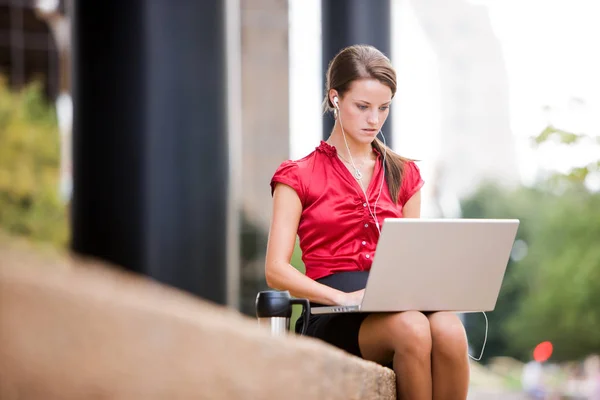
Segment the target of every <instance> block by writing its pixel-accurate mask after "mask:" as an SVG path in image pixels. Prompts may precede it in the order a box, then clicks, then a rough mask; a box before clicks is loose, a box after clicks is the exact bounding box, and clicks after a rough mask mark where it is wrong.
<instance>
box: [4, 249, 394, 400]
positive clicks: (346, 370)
mask: <svg viewBox="0 0 600 400" xmlns="http://www.w3.org/2000/svg"><path fill="white" fill-rule="evenodd" d="M0 398H1V399H3V400H5V399H7V400H12V399H38V398H40V399H47V400H51V399H58V398H60V399H83V398H85V399H97V398H101V399H128V400H129V399H179V398H194V399H280V398H281V399H292V400H293V399H319V400H321V399H334V400H335V399H340V400H348V399H395V376H394V373H393V371H392V370H390V369H387V368H384V367H381V366H379V365H377V364H375V363H371V362H368V361H364V360H361V359H359V358H356V357H353V356H350V355H348V354H346V353H344V352H342V351H341V350H338V349H335V348H333V347H331V346H328V345H326V344H324V343H321V342H320V341H317V340H314V339H311V338H303V337H298V336H295V335H293V336H290V337H288V338H273V337H271V336H269V334H268V333H267V332H266V331H264V330H263V329H261V328H259V327H258V326H257V324H256V321H255V320H254V319H252V318H247V317H245V316H242V315H240V314H239V313H237V312H235V311H232V310H229V309H226V308H223V307H218V306H215V305H212V304H209V303H207V302H204V301H201V300H199V299H197V298H195V297H193V296H190V295H188V294H185V293H182V292H180V291H177V290H174V289H171V288H168V287H166V286H162V285H159V284H157V283H155V282H152V281H151V280H149V279H146V278H143V277H140V276H137V275H134V274H128V273H124V272H122V271H119V270H116V269H114V268H111V267H110V266H106V265H103V264H100V263H98V262H94V261H90V260H82V259H76V258H69V256H58V255H56V254H39V253H36V252H33V251H31V250H30V249H28V248H26V247H23V246H14V245H12V246H8V245H6V244H4V245H3V244H2V243H0Z"/></svg>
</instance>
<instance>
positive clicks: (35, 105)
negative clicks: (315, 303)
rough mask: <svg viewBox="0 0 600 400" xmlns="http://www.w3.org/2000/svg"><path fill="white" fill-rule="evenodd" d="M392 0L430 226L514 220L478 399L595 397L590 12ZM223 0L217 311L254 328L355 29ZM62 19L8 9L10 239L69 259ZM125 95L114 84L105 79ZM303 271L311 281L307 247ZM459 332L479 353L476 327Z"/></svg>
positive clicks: (598, 211)
mask: <svg viewBox="0 0 600 400" xmlns="http://www.w3.org/2000/svg"><path fill="white" fill-rule="evenodd" d="M365 2H366V0H365ZM183 3H185V2H182V4H183ZM330 3H331V4H333V3H335V2H330ZM349 3H353V2H350V1H349ZM384 3H385V6H386V7H388V8H387V10H389V30H390V34H389V43H388V45H389V48H387V49H382V50H384V52H386V53H387V55H388V56H389V57H390V58H391V60H392V63H393V64H394V66H395V67H396V69H397V72H398V78H399V85H398V93H397V95H396V97H395V99H394V102H393V105H392V117H391V123H390V124H387V127H388V128H389V130H387V131H385V133H386V137H387V138H388V142H389V143H391V144H392V146H391V147H392V148H393V149H394V150H395V151H396V152H398V153H400V154H401V155H403V156H406V157H410V158H415V159H418V160H420V161H419V166H420V168H421V171H422V173H423V177H424V179H425V181H426V185H425V187H424V189H423V217H424V218H427V217H463V218H519V219H520V220H521V225H520V228H519V232H518V238H517V241H516V242H515V245H514V248H513V252H512V255H511V260H510V263H509V265H508V269H507V273H506V276H505V279H504V283H503V286H502V290H501V293H500V297H499V300H498V303H497V307H496V309H495V311H494V312H491V313H489V314H488V318H489V323H490V327H489V335H488V340H487V344H486V347H485V352H484V355H483V359H482V361H481V362H480V363H473V377H472V385H473V391H472V394H471V396H472V398H507V399H510V398H515V399H517V398H540V399H541V398H548V399H550V398H552V399H554V398H565V399H566V398H569V399H600V359H599V358H598V356H597V354H600V295H599V294H598V293H600V118H599V117H598V116H599V115H600V75H599V74H598V71H600V57H597V51H595V50H594V48H596V47H595V46H596V45H597V44H598V43H597V42H598V38H600V25H599V24H597V21H596V18H595V17H596V15H597V14H596V13H595V12H594V11H595V10H596V4H595V3H594V2H593V1H590V0H551V1H548V0H545V1H543V0H519V1H516V0H504V1H493V0H487V1H486V0H427V1H425V0H391V1H389V2H384ZM226 4H227V5H226V7H225V9H226V13H225V14H226V18H227V20H226V23H224V27H225V28H226V31H227V34H226V36H227V40H226V42H225V43H224V44H225V47H226V49H227V50H226V52H225V53H226V54H224V57H225V56H226V57H225V58H226V66H227V73H226V75H227V79H226V82H227V85H226V87H223V92H226V93H227V96H228V100H227V101H228V103H227V105H228V107H227V109H228V110H229V111H228V115H227V124H226V129H225V130H224V132H223V134H224V135H225V136H226V137H227V141H226V146H227V158H226V160H225V164H226V166H227V172H226V174H227V177H226V178H227V183H228V186H227V188H228V189H227V190H228V191H227V192H226V193H227V198H226V199H225V200H226V202H227V209H226V212H227V218H226V221H225V220H224V221H223V222H224V223H226V224H227V234H226V236H223V237H226V240H227V243H226V244H224V245H223V250H224V251H225V252H226V253H227V254H226V257H222V258H220V259H219V260H218V263H217V266H216V268H220V269H222V270H223V271H226V273H223V274H221V275H218V277H221V278H223V279H226V281H227V287H226V300H225V296H223V303H227V304H228V305H229V306H230V307H234V308H237V309H239V310H240V311H241V312H242V313H244V314H247V315H250V316H253V315H254V299H255V296H256V293H257V292H258V291H260V290H264V289H266V284H265V281H264V256H265V248H266V242H267V237H268V227H269V221H270V215H271V208H270V202H271V196H270V189H269V181H270V178H271V176H272V174H273V172H274V171H275V169H276V168H277V166H278V165H279V164H280V163H281V162H282V161H284V160H286V159H288V158H293V159H296V158H300V157H303V156H304V155H306V154H308V153H309V152H311V151H312V150H313V149H314V148H315V147H316V146H317V145H318V143H319V140H320V139H322V138H323V137H326V135H327V133H328V132H326V131H325V136H324V133H323V132H324V126H325V127H326V126H327V122H325V123H323V115H322V111H321V101H322V97H323V89H322V88H323V76H324V72H323V65H324V63H325V64H326V62H328V61H329V60H324V59H323V54H324V52H323V51H322V48H323V37H324V35H325V32H324V30H323V26H324V23H323V21H324V18H328V19H331V18H333V19H335V18H342V17H343V16H344V15H345V14H343V13H340V15H339V16H337V15H336V14H335V11H336V10H337V9H336V8H335V6H331V4H330V6H331V7H330V8H329V9H328V10H330V11H331V10H333V12H332V13H330V14H328V15H324V14H323V10H324V9H325V8H324V6H323V4H322V2H321V1H319V0H289V1H284V0H279V1H277V0H240V1H227V2H226ZM177 7H179V6H178V5H175V4H173V8H177ZM350 8H351V7H350ZM359 8H360V7H359ZM70 10H71V9H70V3H68V2H64V1H62V0H61V1H58V0H39V1H34V0H30V1H28V0H0V240H5V241H8V240H24V241H28V242H30V243H33V244H34V245H35V246H41V247H45V248H48V247H49V248H52V249H54V250H56V251H58V252H67V251H68V250H69V247H70V244H71V243H72V238H73V235H72V234H73V231H72V229H71V227H72V225H71V222H70V218H69V216H70V208H71V199H72V196H73V193H74V192H75V193H77V180H75V182H76V184H75V187H74V185H73V167H72V165H73V155H72V154H73V135H74V134H75V135H77V129H75V131H74V130H73V116H74V110H75V119H77V116H78V115H81V113H78V112H77V107H78V104H77V102H76V101H75V102H74V101H73V100H72V98H73V89H72V87H73V77H72V75H73V74H72V73H71V70H72V65H73V57H72V53H73V42H74V41H76V40H78V38H77V33H78V32H79V33H81V32H84V31H85V29H83V28H81V27H80V28H79V29H73V28H72V12H71V11H70ZM174 15H175V14H174ZM98 18H100V17H98ZM346 18H348V17H347V16H346ZM371 23H373V22H371ZM348 25H349V26H350V29H351V28H352V24H351V23H348ZM363 26H364V23H363ZM367 26H368V25H367ZM123 32H125V33H127V31H126V30H124V31H123ZM328 34H329V35H335V32H333V33H332V32H329V33H328ZM341 34H342V33H340V35H341ZM345 37H346V38H352V37H360V34H359V33H356V35H355V36H353V35H352V34H348V33H345ZM383 42H385V40H384V41H383ZM191 47H193V46H192V45H190V46H188V49H189V48H191ZM94 49H95V48H92V49H91V50H88V51H89V52H93V51H94ZM115 54H116V53H115ZM136 55H137V53H134V54H132V57H136ZM87 56H89V54H87ZM121 62H124V63H131V62H134V61H132V60H131V59H129V60H127V59H126V60H121ZM80 63H81V60H80ZM134 63H135V62H134ZM82 69H83V67H82ZM80 76H83V74H81V75H80ZM182 79H183V81H187V82H193V81H194V80H195V79H200V78H198V76H194V75H193V74H189V76H188V75H185V76H183V78H182ZM120 83H122V81H119V80H117V79H116V78H111V75H110V74H108V73H107V74H106V75H105V76H104V77H103V80H102V81H101V84H102V85H105V86H108V87H110V86H111V85H118V84H120ZM81 86H82V87H83V84H82V85H81ZM82 90H83V89H82ZM206 101H209V100H206ZM126 111H127V110H126ZM88 112H89V111H88ZM98 112H102V109H101V108H99V109H98ZM103 117H104V118H110V116H108V115H107V116H103ZM197 128H198V130H199V131H202V127H200V126H199V127H197ZM80 134H81V135H85V134H86V133H85V131H83V132H82V133H80ZM213 134H214V132H213ZM200 135H203V134H202V133H201V134H200ZM207 135H208V134H207ZM196 143H202V142H196ZM192 150H193V149H192ZM199 150H200V149H199ZM101 157H103V158H104V159H106V160H107V162H109V161H108V160H110V157H111V154H101ZM151 160H152V158H150V161H151ZM174 168H175V172H177V170H176V168H177V167H174ZM185 182H188V183H189V182H194V180H193V179H192V180H190V181H185ZM201 184H202V183H201V182H198V185H201ZM165 190H167V189H165ZM199 190H202V187H201V186H199ZM80 204H81V203H80ZM198 206H200V205H198ZM80 212H83V211H80ZM79 229H81V228H79ZM202 235H206V233H205V232H204V233H199V236H198V237H196V239H197V240H198V241H200V240H201V239H202V238H203V236H202ZM188 239H190V241H191V242H192V243H193V242H194V240H195V237H191V238H188ZM95 255H96V256H102V254H95ZM1 256H2V255H1V254H0V257H1ZM108 259H109V260H111V261H115V260H112V259H111V258H110V257H108ZM116 261H119V260H116ZM225 261H226V264H227V265H225ZM292 263H293V265H294V266H295V267H297V268H298V269H300V270H303V265H302V260H301V254H300V251H299V249H296V252H295V253H294V256H293V259H292ZM124 264H126V263H124ZM125 266H127V265H125ZM186 268H197V269H202V268H206V267H204V266H202V265H193V263H192V264H191V265H186ZM131 269H133V270H135V268H133V267H132V268H131ZM166 281H167V282H168V279H166ZM168 283H169V282H168ZM170 283H173V282H170ZM192 292H193V290H192ZM196 294H198V295H200V296H202V293H201V292H196ZM207 297H208V298H209V299H210V298H211V296H207ZM464 322H465V325H466V327H467V333H468V336H469V342H470V345H471V354H473V355H478V354H479V352H480V350H481V345H482V344H483V340H484V331H485V322H484V319H483V316H482V315H481V314H467V315H465V316H464ZM594 396H595V397H594Z"/></svg>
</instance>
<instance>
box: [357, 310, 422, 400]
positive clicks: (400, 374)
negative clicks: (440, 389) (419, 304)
mask: <svg viewBox="0 0 600 400" xmlns="http://www.w3.org/2000/svg"><path fill="white" fill-rule="evenodd" d="M358 344H359V347H360V352H361V354H362V356H363V358H365V359H367V360H371V361H375V362H378V363H381V364H388V363H389V362H390V361H392V360H393V361H394V372H396V382H397V388H396V390H397V392H398V399H399V400H400V399H410V400H420V399H424V400H431V398H432V381H431V349H432V338H431V328H430V325H429V320H428V319H427V317H426V316H425V315H423V314H422V313H420V312H417V311H407V312H402V313H394V314H372V315H369V316H368V317H367V318H366V319H365V320H364V321H363V323H362V325H361V326H360V331H359V334H358Z"/></svg>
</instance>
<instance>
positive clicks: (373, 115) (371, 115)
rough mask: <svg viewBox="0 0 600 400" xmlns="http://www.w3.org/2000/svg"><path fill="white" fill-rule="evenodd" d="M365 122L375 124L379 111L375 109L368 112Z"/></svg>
mask: <svg viewBox="0 0 600 400" xmlns="http://www.w3.org/2000/svg"><path fill="white" fill-rule="evenodd" d="M367 122H368V123H369V124H370V125H377V124H378V123H379V113H378V112H377V111H374V112H370V113H369V116H368V117H367Z"/></svg>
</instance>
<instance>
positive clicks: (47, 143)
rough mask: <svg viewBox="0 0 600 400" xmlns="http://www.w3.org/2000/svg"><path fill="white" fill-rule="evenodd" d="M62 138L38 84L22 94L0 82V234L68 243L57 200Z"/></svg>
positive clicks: (63, 219) (63, 210)
mask: <svg viewBox="0 0 600 400" xmlns="http://www.w3.org/2000/svg"><path fill="white" fill-rule="evenodd" d="M59 152H60V147H59V135H58V127H57V121H56V117H55V113H54V109H53V107H51V106H50V105H49V104H48V103H47V102H46V101H45V100H44V97H43V95H42V90H41V85H40V84H39V83H34V84H31V85H29V86H27V87H26V88H25V89H23V90H22V91H20V92H18V93H14V92H12V91H11V90H10V89H9V88H8V86H7V84H6V81H5V80H4V79H0V229H2V230H4V231H7V232H8V233H9V234H14V235H20V236H25V237H28V238H30V239H32V240H34V241H44V242H51V243H53V244H55V245H58V246H63V245H65V244H66V242H67V239H68V234H67V232H68V229H67V222H66V210H65V206H64V205H63V204H62V203H61V202H60V199H59V197H58V179H59V162H60V161H59Z"/></svg>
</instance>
